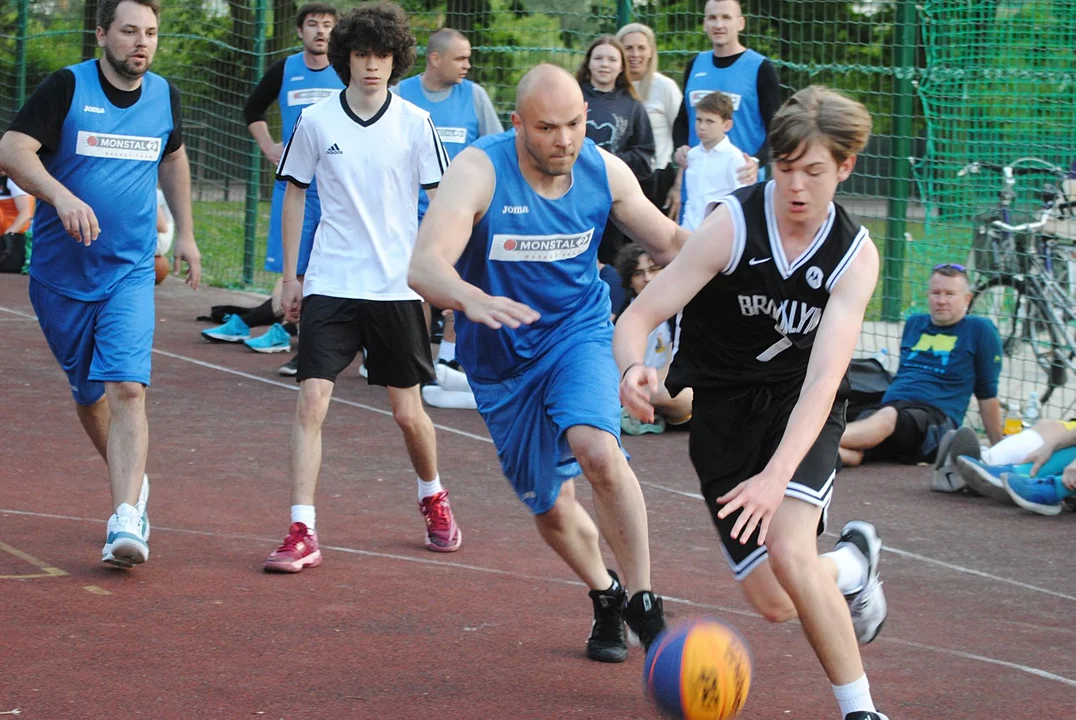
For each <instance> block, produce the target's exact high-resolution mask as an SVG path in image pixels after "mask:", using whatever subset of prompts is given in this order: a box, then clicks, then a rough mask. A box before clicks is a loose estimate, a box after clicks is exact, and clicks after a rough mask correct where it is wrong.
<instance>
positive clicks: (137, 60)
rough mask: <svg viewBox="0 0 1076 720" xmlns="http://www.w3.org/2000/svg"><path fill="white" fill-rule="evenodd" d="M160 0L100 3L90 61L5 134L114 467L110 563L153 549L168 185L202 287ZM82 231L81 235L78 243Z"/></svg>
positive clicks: (71, 362) (86, 401) (34, 298)
mask: <svg viewBox="0 0 1076 720" xmlns="http://www.w3.org/2000/svg"><path fill="white" fill-rule="evenodd" d="M159 14H160V6H159V5H158V3H157V0H101V3H100V5H99V6H98V10H97V44H98V45H100V46H101V47H102V48H103V49H104V55H105V57H104V60H103V61H101V60H87V61H86V62H83V63H80V64H78V65H72V66H71V67H68V68H65V69H63V70H59V71H57V72H56V73H53V74H52V75H51V76H50V77H49V78H47V79H46V80H45V81H44V82H43V83H42V84H41V86H40V87H38V89H37V90H36V91H35V92H34V94H33V95H31V96H30V98H29V100H27V102H26V105H24V106H23V108H22V109H21V110H20V111H19V113H18V115H17V116H16V117H15V120H14V122H12V124H11V128H10V130H9V131H8V132H7V133H6V134H5V135H4V137H3V140H2V141H0V169H2V170H3V171H5V172H6V173H7V174H8V175H9V176H10V177H11V178H12V179H13V180H15V182H16V183H17V184H18V185H19V187H20V188H22V189H23V190H25V191H26V192H28V193H30V194H32V195H34V196H36V197H37V198H39V199H40V200H41V201H42V202H41V205H40V207H39V208H38V211H37V214H36V216H35V217H34V225H33V232H34V252H33V256H32V259H31V261H30V301H31V303H32V304H33V307H34V311H35V312H36V313H37V317H38V323H39V324H40V326H41V330H42V331H43V332H44V334H45V339H46V340H47V341H48V344H49V347H50V348H51V349H52V352H53V354H54V355H55V356H56V359H57V360H58V361H59V363H60V365H61V366H62V367H63V369H64V371H65V372H66V373H67V378H68V382H69V384H70V386H71V392H72V394H73V395H74V399H75V405H76V408H75V409H76V412H77V414H78V418H79V420H80V421H81V423H82V426H83V428H84V429H85V431H86V434H87V435H89V437H90V440H91V441H92V442H93V444H94V446H95V447H96V448H97V451H98V452H99V453H100V454H101V456H102V457H103V458H104V459H105V461H106V462H107V464H108V471H109V479H110V482H111V487H112V503H113V507H114V508H115V513H114V514H113V515H112V517H111V518H109V521H108V530H107V533H108V536H107V540H106V542H105V546H104V549H103V550H102V553H101V554H102V557H101V560H102V561H103V562H106V563H110V564H112V565H116V566H119V567H124V568H129V567H131V566H133V565H136V564H138V563H142V562H145V561H146V560H147V559H148V558H149V545H148V540H149V522H148V518H147V517H146V514H145V508H146V500H147V499H148V496H149V479H148V478H147V477H146V475H145V468H146V454H147V451H148V444H149V428H148V423H147V421H146V406H145V403H146V387H147V386H148V385H149V382H150V353H151V350H152V346H153V325H154V307H153V287H154V279H155V274H154V267H153V255H154V252H155V251H156V249H157V231H156V226H157V183H158V180H159V182H160V185H161V188H162V189H163V190H164V194H165V197H166V198H167V200H168V205H169V207H171V209H172V213H173V215H174V216H175V221H176V240H175V245H174V248H175V263H176V270H177V271H178V269H179V264H180V262H181V261H186V263H187V266H188V271H187V283H188V284H189V285H190V286H191V287H192V288H197V287H198V282H199V279H200V277H201V258H200V255H199V253H198V247H197V245H196V244H195V242H194V232H193V227H192V220H191V192H190V190H191V188H190V164H189V163H188V160H187V153H186V150H185V149H184V147H183V137H182V132H181V128H180V107H179V93H178V91H177V90H176V89H175V88H174V87H172V86H171V85H170V84H169V83H168V81H166V80H165V79H164V78H162V77H160V76H159V75H156V74H154V73H151V72H149V68H150V65H151V64H152V62H153V55H154V52H155V51H156V50H157V21H158V17H159ZM72 239H74V242H72Z"/></svg>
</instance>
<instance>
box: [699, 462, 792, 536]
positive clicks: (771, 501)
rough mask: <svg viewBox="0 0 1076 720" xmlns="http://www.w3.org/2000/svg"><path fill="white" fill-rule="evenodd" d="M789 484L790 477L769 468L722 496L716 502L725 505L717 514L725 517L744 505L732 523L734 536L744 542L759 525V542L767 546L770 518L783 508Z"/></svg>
mask: <svg viewBox="0 0 1076 720" xmlns="http://www.w3.org/2000/svg"><path fill="white" fill-rule="evenodd" d="M787 487H788V478H781V477H779V476H778V474H777V473H776V472H774V471H773V470H770V469H769V468H766V469H765V470H763V471H762V472H760V473H759V474H758V475H755V476H754V477H752V478H750V479H748V480H745V481H743V482H742V483H740V484H739V485H737V486H736V487H734V488H732V490H730V491H729V492H727V493H725V494H724V495H722V496H721V497H719V498H718V499H717V502H718V504H719V505H724V507H722V508H721V510H719V511H718V513H717V517H719V518H722V519H724V518H726V517H728V516H729V515H731V514H732V513H734V512H736V511H737V510H739V509H741V508H742V509H743V512H741V513H740V516H739V517H738V518H736V524H734V525H733V526H732V539H733V540H736V539H739V541H740V543H741V544H745V543H746V542H747V541H748V539H749V538H750V537H751V533H753V532H754V531H755V528H756V527H757V528H758V529H759V530H758V544H759V545H764V544H765V543H766V534H767V533H768V532H769V529H770V520H772V519H773V514H774V513H775V512H777V508H778V507H780V505H781V500H782V499H784V496H785V488H787Z"/></svg>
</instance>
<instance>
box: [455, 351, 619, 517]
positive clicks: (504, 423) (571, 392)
mask: <svg viewBox="0 0 1076 720" xmlns="http://www.w3.org/2000/svg"><path fill="white" fill-rule="evenodd" d="M468 380H469V382H470V384H471V389H472V390H473V391H474V397H475V401H476V402H477V403H478V412H479V413H480V414H481V415H482V419H483V420H485V421H486V426H487V427H488V428H489V433H490V435H491V436H492V438H493V443H494V445H495V446H496V448H497V457H498V458H500V461H501V469H502V470H503V471H504V474H505V477H507V478H508V482H510V483H511V484H512V487H513V488H515V491H516V494H517V495H518V496H519V499H520V500H522V501H523V502H524V503H525V504H526V505H527V507H529V508H530V510H531V512H532V513H534V514H535V515H541V514H542V513H546V512H549V510H550V509H551V508H552V507H553V503H555V502H556V501H557V495H559V494H560V487H561V485H563V484H564V483H565V482H567V481H568V480H571V479H572V478H574V477H575V476H577V475H579V474H581V472H582V470H581V469H580V467H579V463H578V461H576V459H575V457H574V456H573V455H572V450H571V448H570V447H569V446H568V428H570V427H574V426H576V425H589V426H591V427H596V428H598V429H599V430H605V431H606V432H608V433H609V434H610V435H612V436H613V437H615V438H616V439H617V442H618V443H619V442H620V399H619V396H618V391H619V387H620V375H619V373H618V371H617V367H616V362H615V361H614V360H613V349H612V346H611V344H610V342H609V339H608V338H607V337H606V338H602V339H596V340H590V341H583V342H577V343H571V344H568V346H567V347H566V348H564V350H563V351H560V352H551V353H547V354H546V355H545V356H543V357H541V358H540V359H538V360H537V361H536V362H535V363H534V364H533V365H531V367H529V368H527V370H526V371H524V372H522V373H520V374H519V375H516V376H515V377H513V378H510V379H508V380H505V381H504V382H499V383H482V382H478V381H476V380H474V379H471V378H469V379H468Z"/></svg>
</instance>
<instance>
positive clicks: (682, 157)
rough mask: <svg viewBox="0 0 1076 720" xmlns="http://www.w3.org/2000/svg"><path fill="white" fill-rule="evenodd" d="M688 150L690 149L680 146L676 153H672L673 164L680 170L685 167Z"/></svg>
mask: <svg viewBox="0 0 1076 720" xmlns="http://www.w3.org/2000/svg"><path fill="white" fill-rule="evenodd" d="M690 149H691V148H689V147H688V146H687V145H681V146H680V147H678V148H676V152H675V153H673V162H675V163H676V166H677V167H679V168H680V169H681V170H682V169H684V168H686V167H687V151H688V150H690Z"/></svg>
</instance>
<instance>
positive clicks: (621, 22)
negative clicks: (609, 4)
mask: <svg viewBox="0 0 1076 720" xmlns="http://www.w3.org/2000/svg"><path fill="white" fill-rule="evenodd" d="M630 22H631V0H617V2H616V26H617V28H622V27H624V26H625V25H627V24H628V23H630Z"/></svg>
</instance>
